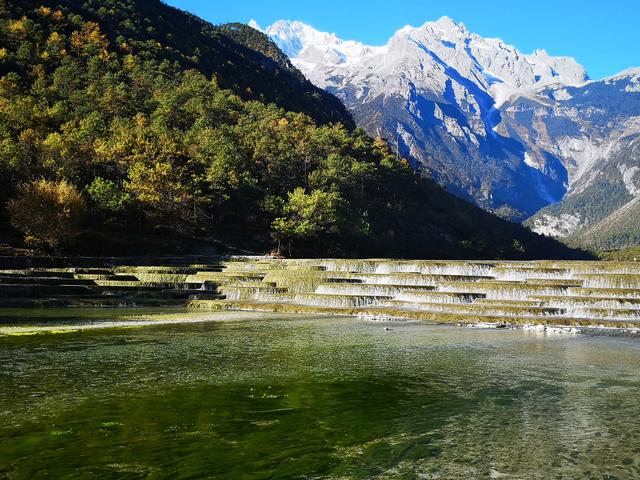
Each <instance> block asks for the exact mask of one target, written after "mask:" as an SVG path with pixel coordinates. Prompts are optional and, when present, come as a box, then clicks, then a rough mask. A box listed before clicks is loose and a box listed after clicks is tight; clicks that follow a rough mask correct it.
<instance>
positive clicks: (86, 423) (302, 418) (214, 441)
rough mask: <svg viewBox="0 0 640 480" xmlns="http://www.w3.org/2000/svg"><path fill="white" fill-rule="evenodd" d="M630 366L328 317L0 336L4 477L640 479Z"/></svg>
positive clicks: (524, 342)
mask: <svg viewBox="0 0 640 480" xmlns="http://www.w3.org/2000/svg"><path fill="white" fill-rule="evenodd" d="M147 314H148V315H150V316H152V313H151V312H147ZM75 315H76V318H74V321H78V320H79V317H81V316H82V315H79V314H75ZM103 315H104V314H101V315H96V314H95V312H93V313H91V314H90V313H89V312H88V313H87V317H89V318H90V319H91V321H95V320H96V318H103ZM106 315H107V317H108V315H109V312H106ZM185 316H186V314H185ZM50 317H51V316H50ZM47 322H49V323H50V322H55V319H54V320H52V319H51V318H49V319H48V320H47ZM36 323H38V322H36ZM66 323H69V321H67V322H66ZM385 326H386V327H390V328H391V330H385ZM639 367H640V342H639V341H638V340H635V339H625V338H602V337H598V338H592V337H586V336H556V337H552V336H544V335H541V334H534V333H526V332H523V331H495V330H473V329H463V328H456V327H445V326H429V325H425V324H420V323H384V324H381V323H375V322H366V321H360V320H355V319H350V318H335V317H333V318H326V317H324V318H320V317H316V318H313V317H306V318H300V317H294V316H292V317H282V316H280V317H272V318H271V319H268V318H261V319H258V320H239V321H237V320H235V321H227V322H205V323H191V324H178V325H157V326H147V327H144V328H133V329H132V328H127V329H115V328H114V329H106V330H99V331H98V330H87V331H79V332H73V333H64V334H52V335H34V336H8V337H0V387H1V388H0V479H3V480H5V479H39V478H71V479H76V478H77V479H84V478H117V479H138V478H152V479H155V478H171V479H187V478H189V479H191V478H251V479H263V478H265V479H266V478H385V479H386V478H389V479H392V478H403V479H404V478H407V479H408V478H426V479H430V478H434V479H436V478H437V479H457V478H460V479H468V478H512V479H530V478H534V479H535V478H540V479H553V478H562V479H574V478H576V479H578V478H587V479H589V478H594V479H613V478H619V479H626V478H640V368H639Z"/></svg>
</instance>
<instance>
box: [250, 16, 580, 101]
mask: <svg viewBox="0 0 640 480" xmlns="http://www.w3.org/2000/svg"><path fill="white" fill-rule="evenodd" d="M252 26H254V28H255V27H257V25H256V24H255V22H254V24H253V25H252ZM263 31H264V32H265V33H266V34H267V35H269V36H270V37H271V38H272V39H273V40H274V41H275V42H276V43H277V44H278V46H280V48H281V49H282V50H283V51H284V52H285V53H286V54H287V55H288V56H289V57H290V58H291V60H292V61H293V63H294V64H295V65H296V66H297V67H298V68H300V70H302V72H303V73H304V74H306V75H307V77H309V79H310V80H311V81H312V82H314V83H316V85H318V86H320V87H323V88H326V87H327V81H326V80H327V78H328V77H332V76H335V75H336V74H339V76H341V77H344V76H348V75H353V74H358V72H360V73H362V71H363V70H366V71H367V75H372V74H376V72H377V73H379V74H381V75H389V74H390V73H392V72H393V74H394V75H397V74H398V73H399V72H400V71H402V70H404V71H405V74H408V72H407V70H408V71H411V70H415V68H416V67H417V66H419V65H422V67H420V68H424V67H425V65H426V63H432V62H435V64H436V65H435V67H436V70H438V69H446V68H452V69H455V70H456V71H457V72H458V73H459V74H460V75H462V76H463V77H464V78H467V79H469V80H470V81H472V82H474V83H476V84H477V85H478V86H479V87H480V88H481V89H483V90H486V91H490V90H491V89H492V88H493V89H494V90H496V92H494V93H492V95H494V96H496V97H498V98H497V99H498V100H503V99H505V98H508V97H510V96H513V95H517V94H518V93H521V94H524V95H527V94H530V93H531V92H534V91H535V90H537V89H540V88H541V87H544V86H546V85H552V84H560V85H564V86H578V85H582V84H584V83H585V82H586V81H587V80H588V79H589V77H588V76H587V74H586V72H585V70H584V68H583V67H582V66H580V65H579V64H578V63H577V62H576V61H575V60H574V59H572V58H567V57H552V56H550V55H549V54H548V53H547V52H546V51H545V50H536V51H535V52H533V53H532V54H531V55H525V54H523V53H521V52H519V51H518V50H517V49H516V48H515V47H513V46H511V45H507V44H505V43H504V42H503V41H502V40H500V39H498V38H483V37H480V36H479V35H476V34H473V33H470V32H469V31H468V30H467V28H466V27H465V26H464V24H462V23H458V22H456V21H455V20H453V19H451V18H449V17H446V16H445V17H442V18H440V19H438V20H436V21H432V22H426V23H425V24H423V25H422V26H419V27H412V26H406V27H404V28H402V29H400V30H398V31H397V32H396V33H395V34H394V35H393V36H392V37H391V39H389V41H388V42H387V44H386V45H385V46H383V47H374V46H367V45H364V44H362V43H360V42H357V41H345V40H341V39H340V38H338V37H337V36H336V35H335V34H333V33H326V32H321V31H319V30H316V29H315V28H313V27H311V26H309V25H306V24H304V23H302V22H298V21H289V20H280V21H277V22H275V23H274V24H273V25H271V26H270V27H268V28H266V29H265V30H263ZM374 57H375V58H374ZM338 67H339V70H340V71H334V70H335V69H336V68H338ZM381 70H384V72H383V71H381ZM416 80H418V81H417V82H414V83H416V85H419V83H420V81H419V80H420V79H416ZM396 83H397V82H396ZM497 84H500V85H501V86H500V87H495V88H494V87H493V86H494V85H497ZM505 92H506V93H505Z"/></svg>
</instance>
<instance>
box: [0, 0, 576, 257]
mask: <svg viewBox="0 0 640 480" xmlns="http://www.w3.org/2000/svg"><path fill="white" fill-rule="evenodd" d="M0 17H1V20H0V45H1V47H0V204H2V206H3V208H2V213H1V215H2V217H3V219H4V221H5V222H8V221H9V222H11V223H12V225H13V226H14V227H15V228H16V229H18V230H19V231H21V232H23V233H24V235H25V241H26V242H27V244H29V245H33V246H36V247H39V248H41V249H45V250H66V251H68V252H82V253H93V254H99V253H130V252H132V251H142V252H149V251H152V250H153V249H156V248H162V247H163V246H164V247H165V248H169V247H170V246H171V245H172V244H171V242H170V240H171V239H172V238H176V237H177V236H180V237H181V238H194V237H196V238H203V239H216V240H221V241H224V242H226V243H228V244H232V245H235V246H239V247H243V248H250V249H253V250H255V251H268V250H270V249H273V248H278V247H279V248H280V249H281V251H282V252H283V253H286V254H291V255H335V256H367V255H378V256H382V255H384V256H407V257H484V258H487V257H501V258H527V257H539V258H542V257H547V258H549V257H567V256H575V255H576V252H574V251H571V250H569V249H568V248H566V247H564V246H563V245H561V244H559V243H557V242H555V241H553V240H550V239H546V238H544V237H541V236H538V235H536V234H533V233H531V232H530V231H528V230H526V229H524V228H522V227H520V226H517V225H514V224H511V223H508V222H505V221H502V220H499V219H498V218H496V217H494V216H493V215H490V214H488V213H486V212H483V211H481V210H480V209H478V208H475V207H473V206H471V205H469V204H467V203H466V202H464V201H462V200H459V199H456V198H455V197H453V196H452V195H450V194H448V193H446V192H445V191H444V190H443V189H442V188H441V187H439V186H438V185H436V184H435V183H432V182H431V181H429V180H426V179H422V178H420V177H419V176H417V175H415V174H414V173H413V172H412V170H411V168H410V167H409V165H408V163H407V162H406V161H405V160H403V159H401V158H398V157H397V155H396V154H394V152H392V151H391V150H390V148H389V147H388V146H387V145H386V144H385V143H384V142H383V141H381V140H374V139H372V138H370V137H368V136H367V135H366V134H365V133H364V132H363V131H361V130H353V129H352V128H351V125H350V122H351V120H350V117H349V116H348V114H347V113H346V110H345V109H344V107H342V106H341V104H339V103H338V102H337V100H336V99H335V98H334V97H332V96H330V95H328V94H324V93H322V92H320V91H318V90H316V89H315V88H314V87H312V86H311V85H310V84H309V83H308V82H306V80H304V78H302V77H301V75H300V74H299V72H297V71H296V70H295V69H294V68H293V67H292V66H291V65H290V64H289V63H288V61H287V60H286V58H284V56H283V55H282V53H281V52H279V50H278V49H277V47H275V46H274V45H273V44H271V43H270V42H268V40H267V39H266V37H264V36H262V35H261V34H260V33H259V32H255V31H253V30H251V31H249V30H250V29H248V28H247V27H243V26H240V25H228V26H224V27H213V26H211V25H209V24H207V23H206V22H203V21H202V20H199V19H197V18H195V17H193V16H191V15H188V14H185V13H183V12H180V11H178V10H176V9H173V8H170V7H167V6H165V5H164V4H162V3H160V2H158V1H155V0H148V1H135V0H120V1H102V2H98V1H87V2H84V1H73V0H66V1H61V0H55V1H44V2H30V1H21V2H9V1H2V0H0ZM245 29H246V30H245ZM254 49H256V50H254ZM5 225H6V223H5ZM3 228H4V227H3ZM150 232H152V233H155V234H157V235H160V236H161V237H162V238H163V239H164V240H165V241H166V243H165V244H163V245H156V244H154V245H149V244H147V243H145V242H146V239H147V238H149V235H150Z"/></svg>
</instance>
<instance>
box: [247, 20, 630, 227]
mask: <svg viewBox="0 0 640 480" xmlns="http://www.w3.org/2000/svg"><path fill="white" fill-rule="evenodd" d="M253 26H254V27H255V28H259V27H258V26H257V25H255V23H254V24H253ZM264 31H265V32H266V33H267V34H268V35H269V36H270V37H271V38H272V39H273V40H274V41H275V42H276V43H277V44H278V45H279V46H280V48H281V49H282V50H283V51H284V52H285V53H286V54H287V55H288V56H289V57H290V58H291V60H292V63H293V64H294V65H295V66H296V67H298V68H299V69H300V70H301V71H302V72H303V73H304V74H305V76H307V78H309V79H310V80H311V81H312V82H313V83H314V84H316V85H317V86H319V87H322V88H324V89H326V90H328V91H330V92H332V93H334V94H336V95H337V96H339V97H340V98H341V99H342V100H343V101H344V102H345V103H346V105H347V106H348V107H349V108H350V110H351V111H352V112H353V113H354V116H355V119H356V122H357V123H358V124H359V125H360V126H362V127H364V128H365V129H366V130H367V131H369V133H371V134H374V135H376V134H377V135H380V136H382V137H384V138H387V139H388V140H390V141H391V143H393V144H394V145H395V144H397V145H398V146H399V150H400V151H401V153H402V154H404V155H406V156H408V157H409V158H410V159H411V161H412V162H413V163H414V165H415V166H416V168H420V169H422V170H424V171H425V172H429V173H430V174H431V175H432V176H433V177H434V178H435V179H436V180H437V181H439V182H440V183H442V184H444V185H446V186H447V188H449V189H450V190H451V191H453V192H454V193H457V194H458V195H460V196H462V197H466V198H469V199H472V200H474V201H475V202H476V203H477V204H479V205H480V206H482V207H484V208H487V209H489V210H493V211H497V212H500V213H502V214H504V215H506V216H510V217H511V218H516V219H524V218H526V217H529V216H531V215H533V214H535V213H536V212H538V211H539V210H540V209H542V208H544V207H546V206H548V205H551V204H555V203H557V202H559V201H561V200H562V199H563V198H565V197H566V198H568V197H569V196H570V195H572V192H574V191H577V190H576V189H578V188H579V187H578V186H579V185H582V184H583V183H585V182H587V181H588V175H589V172H592V171H593V168H594V166H595V165H597V164H600V163H601V162H602V161H603V159H604V158H606V157H607V155H608V154H609V153H610V152H611V151H612V150H614V149H615V148H616V147H615V145H617V144H618V143H619V142H620V141H621V140H622V139H624V138H626V137H628V136H629V135H632V134H634V133H635V132H640V130H639V127H638V121H637V120H638V119H639V118H640V99H639V97H640V95H637V93H638V92H639V91H640V86H639V85H638V84H636V83H635V82H636V80H634V79H635V78H637V77H636V74H637V73H638V72H637V71H634V70H631V71H629V72H624V73H623V74H621V75H620V76H616V77H612V78H610V79H605V80H603V81H600V82H592V81H590V80H589V77H588V76H587V73H586V72H585V69H584V68H583V67H582V66H580V65H579V64H578V63H577V62H576V61H575V60H574V59H572V58H567V57H552V56H550V55H549V54H548V53H546V52H545V51H544V50H538V51H535V52H534V53H532V54H528V55H527V54H523V53H521V52H519V51H518V50H517V49H516V48H515V47H513V46H510V45H507V44H505V43H504V42H503V41H502V40H500V39H493V38H483V37H480V36H478V35H476V34H473V33H471V32H469V31H468V30H467V29H466V28H465V26H464V25H462V24H460V23H456V22H455V21H453V20H451V19H450V18H447V17H443V18H441V19H440V20H437V21H435V22H427V23H425V24H424V25H422V26H420V27H410V26H407V27H404V28H402V29H400V30H398V31H397V32H396V33H395V34H394V35H393V36H392V37H391V38H390V39H389V41H388V42H387V43H386V44H385V45H382V46H368V45H364V44H362V43H359V42H355V41H345V40H342V39H340V38H338V37H337V36H336V35H334V34H331V33H325V32H320V31H317V30H315V29H314V28H312V27H311V26H309V25H305V24H303V23H300V22H291V21H278V22H276V23H274V24H273V25H271V26H270V27H267V28H266V29H264ZM623 143H624V141H623ZM584 222H585V219H580V220H578V221H574V220H571V221H570V222H569V223H570V224H571V225H567V228H566V229H563V228H564V225H562V227H563V228H548V224H547V225H546V226H541V227H540V231H545V232H546V233H553V234H561V233H562V234H565V233H572V232H574V231H576V229H579V228H582V227H583V226H585V225H584ZM551 223H553V221H552V222H551ZM557 223H559V224H562V223H563V220H561V219H560V220H558V222H557ZM573 223H575V224H576V225H575V226H572V225H573ZM536 228H538V225H537V224H536Z"/></svg>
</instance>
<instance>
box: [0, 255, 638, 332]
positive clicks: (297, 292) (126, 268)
mask: <svg viewBox="0 0 640 480" xmlns="http://www.w3.org/2000/svg"><path fill="white" fill-rule="evenodd" d="M143 260H144V259H143ZM200 260H201V261H200V263H194V261H193V259H191V260H190V259H173V260H172V262H173V263H171V262H168V261H167V264H162V263H161V264H160V265H158V264H155V265H145V264H144V263H142V264H140V263H138V264H135V265H127V264H126V263H125V264H123V263H116V264H113V263H110V262H114V261H116V260H114V259H102V260H100V259H95V263H94V264H93V265H91V264H89V265H87V262H86V261H83V266H77V265H76V266H70V265H65V266H63V265H60V266H58V267H57V268H56V266H49V267H47V268H35V267H29V268H6V265H5V266H4V267H3V266H2V259H0V308H3V307H4V308H17V307H21V308H25V307H26V308H28V307H55V306H76V307H79V306H85V307H87V306H119V307H122V306H137V307H140V306H146V307H158V306H164V307H189V308H195V309H201V310H216V309H232V310H233V309H236V310H238V309H240V310H263V311H273V312H289V313H321V314H337V315H360V316H368V317H376V318H405V319H406V318H410V319H420V320H425V321H430V322H435V323H461V324H469V323H482V322H486V323H496V324H498V323H501V324H518V325H527V324H529V325H550V326H555V327H557V326H561V327H562V326H565V327H594V326H595V327H612V328H624V329H627V330H630V331H635V332H636V333H637V332H638V331H640V264H638V263H635V262H631V263H621V262H563V261H536V262H506V261H480V262H472V261H428V260H388V259H379V260H355V259H354V260H335V259H308V260H279V259H269V258H226V259H224V258H210V259H204V260H203V259H200ZM77 261H78V262H79V261H80V260H77ZM117 261H119V262H122V261H123V260H122V259H121V260H117ZM48 263H51V262H48ZM98 263H101V264H100V265H98Z"/></svg>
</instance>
